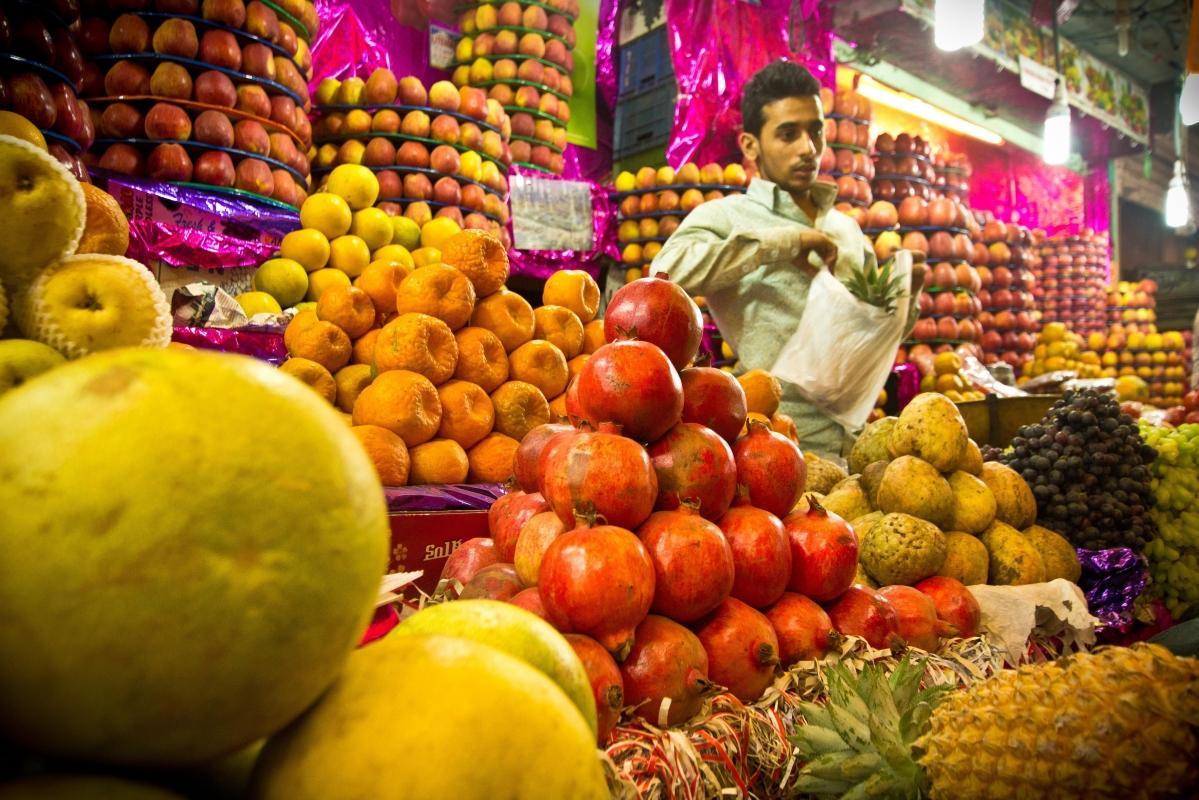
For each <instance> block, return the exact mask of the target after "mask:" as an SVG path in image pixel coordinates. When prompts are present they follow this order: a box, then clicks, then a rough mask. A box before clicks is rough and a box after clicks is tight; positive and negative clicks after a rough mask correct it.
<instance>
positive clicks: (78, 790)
mask: <svg viewBox="0 0 1199 800" xmlns="http://www.w3.org/2000/svg"><path fill="white" fill-rule="evenodd" d="M0 800H182V798H181V796H180V795H177V794H175V793H174V792H168V791H167V790H166V789H160V788H158V787H157V786H148V785H146V784H144V783H131V782H130V781H125V780H120V779H119V778H100V777H96V778H92V777H85V776H81V775H72V776H70V777H66V776H63V777H57V776H53V775H43V776H39V777H37V778H25V779H24V780H18V781H13V782H12V783H4V784H0Z"/></svg>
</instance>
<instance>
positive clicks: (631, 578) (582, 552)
mask: <svg viewBox="0 0 1199 800" xmlns="http://www.w3.org/2000/svg"><path fill="white" fill-rule="evenodd" d="M539 577H540V582H539V583H538V584H537V587H538V589H540V590H541V602H542V603H543V604H544V605H545V610H546V612H547V613H548V615H549V619H550V621H551V622H552V623H553V625H554V627H556V628H558V630H569V631H574V632H576V633H585V634H587V635H588V636H590V637H592V638H593V639H595V640H596V641H598V642H599V643H600V644H602V645H603V646H604V648H605V649H607V650H608V652H610V653H612V655H613V656H615V658H616V660H617V661H623V660H624V658H625V656H626V655H628V653H629V648H630V647H632V644H633V642H632V639H633V631H634V629H635V628H636V627H637V625H638V624H640V622H641V620H643V619H645V615H646V614H648V613H649V607H650V604H651V603H652V602H653V600H654V563H653V561H652V560H651V559H650V557H649V552H648V551H647V550H646V549H645V545H643V544H642V543H641V540H640V539H638V538H637V537H636V536H634V535H633V534H632V533H630V532H629V531H627V530H625V529H624V528H619V527H617V526H615V525H597V526H595V527H581V528H575V529H574V530H572V531H568V532H567V533H564V534H562V535H561V536H559V537H558V538H557V539H555V540H554V541H553V543H552V544H551V545H550V546H549V549H548V550H546V551H545V557H544V558H542V560H541V574H540V576H539Z"/></svg>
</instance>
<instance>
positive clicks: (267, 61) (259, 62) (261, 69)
mask: <svg viewBox="0 0 1199 800" xmlns="http://www.w3.org/2000/svg"><path fill="white" fill-rule="evenodd" d="M241 68H242V70H243V71H244V72H248V73H249V74H251V75H254V76H256V77H259V78H268V79H270V80H274V79H275V51H274V50H271V49H270V48H269V47H267V46H266V45H265V44H261V43H259V42H254V43H253V44H248V45H246V46H245V47H243V48H242V49H241ZM348 82H349V81H347V82H346V83H348ZM342 86H343V88H344V86H345V84H342Z"/></svg>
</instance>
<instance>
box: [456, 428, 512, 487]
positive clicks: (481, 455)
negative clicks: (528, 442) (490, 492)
mask: <svg viewBox="0 0 1199 800" xmlns="http://www.w3.org/2000/svg"><path fill="white" fill-rule="evenodd" d="M518 447H520V442H518V441H516V440H515V439H513V438H512V437H511V436H505V435H504V434H502V433H490V434H488V435H487V438H485V439H483V441H481V442H479V443H478V444H477V445H475V446H474V447H472V448H470V450H468V451H467V453H466V457H467V460H468V461H469V462H470V472H468V473H467V480H469V481H470V482H471V483H504V482H505V481H507V480H508V479H509V478H511V477H512V461H513V458H514V457H515V456H516V448H518Z"/></svg>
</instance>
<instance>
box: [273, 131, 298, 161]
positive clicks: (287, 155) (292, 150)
mask: <svg viewBox="0 0 1199 800" xmlns="http://www.w3.org/2000/svg"><path fill="white" fill-rule="evenodd" d="M268 138H269V140H270V146H271V152H270V156H271V158H273V159H275V160H276V161H279V162H282V163H284V164H290V163H291V162H292V161H294V160H295V157H296V153H297V151H296V144H295V142H294V141H293V140H292V138H291V135H290V134H287V133H279V132H273V133H270V134H269V135H268Z"/></svg>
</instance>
